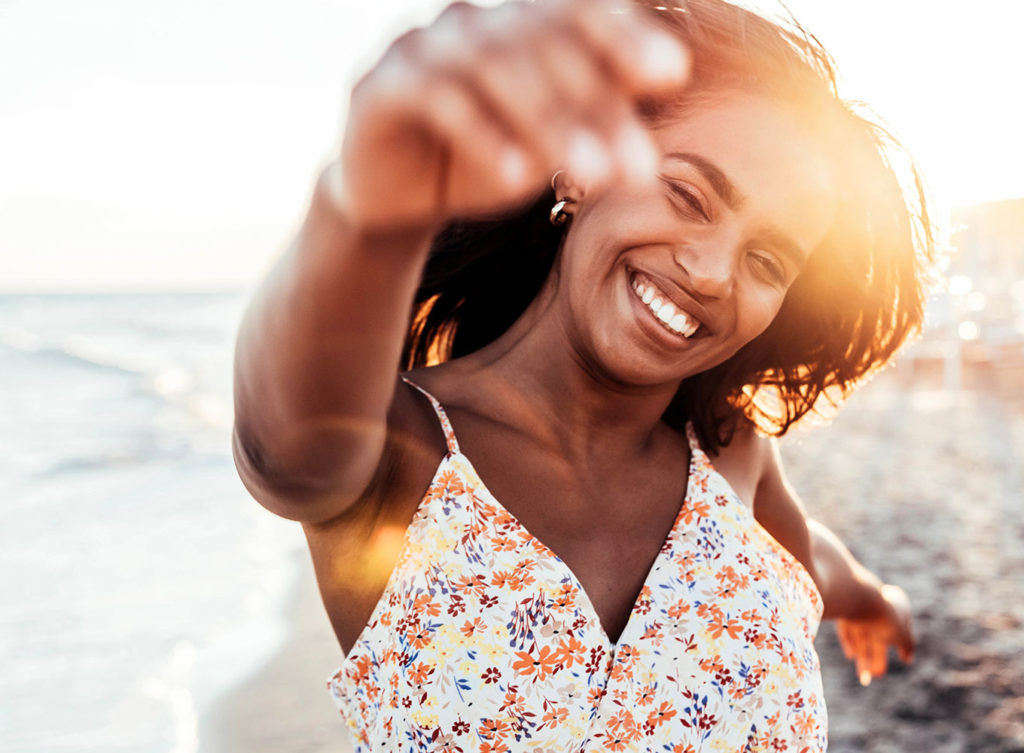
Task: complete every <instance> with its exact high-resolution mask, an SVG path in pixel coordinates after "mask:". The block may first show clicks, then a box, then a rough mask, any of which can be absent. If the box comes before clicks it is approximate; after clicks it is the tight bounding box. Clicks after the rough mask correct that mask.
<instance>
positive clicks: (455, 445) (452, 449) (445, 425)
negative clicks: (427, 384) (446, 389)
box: [401, 377, 461, 455]
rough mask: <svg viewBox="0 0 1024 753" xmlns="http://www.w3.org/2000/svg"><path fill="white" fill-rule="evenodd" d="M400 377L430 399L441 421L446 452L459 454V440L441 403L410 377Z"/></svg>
mask: <svg viewBox="0 0 1024 753" xmlns="http://www.w3.org/2000/svg"><path fill="white" fill-rule="evenodd" d="M401 379H402V381H403V382H405V383H406V384H407V385H409V386H410V387H413V388H414V389H416V390H419V392H420V393H421V394H422V395H423V396H424V397H425V398H427V400H429V401H430V404H431V405H432V406H434V413H436V414H437V420H438V421H439V422H440V423H441V431H443V432H444V439H445V442H447V443H448V454H449V455H459V454H461V453H460V452H459V440H457V439H456V438H455V430H454V429H453V428H452V422H451V421H449V420H448V414H447V413H445V412H444V408H442V407H441V403H439V402H438V401H437V398H436V397H434V396H433V395H431V394H430V393H429V392H427V391H426V390H425V389H423V388H422V387H420V386H419V385H418V384H416V383H415V382H414V381H412V380H411V379H407V378H405V377H402V378H401Z"/></svg>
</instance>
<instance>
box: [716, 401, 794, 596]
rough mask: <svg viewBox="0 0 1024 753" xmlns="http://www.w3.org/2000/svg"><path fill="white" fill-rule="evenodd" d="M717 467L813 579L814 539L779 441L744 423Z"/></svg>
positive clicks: (760, 521)
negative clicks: (786, 467)
mask: <svg viewBox="0 0 1024 753" xmlns="http://www.w3.org/2000/svg"><path fill="white" fill-rule="evenodd" d="M715 466H716V467H717V468H718V469H719V472H720V473H722V475H723V476H725V478H726V480H727V481H729V483H730V484H731V485H732V486H733V488H734V490H735V491H736V493H737V494H738V495H739V496H740V499H742V500H743V502H744V503H745V504H747V505H748V506H749V507H751V508H752V510H753V512H754V517H755V518H756V519H757V522H758V523H760V524H761V526H762V527H763V528H764V529H765V530H766V531H768V533H770V534H771V535H772V536H773V537H774V538H775V540H776V541H778V542H779V543H780V544H782V546H783V547H785V548H786V550H787V551H789V553H790V554H792V555H793V556H794V557H795V558H796V559H797V560H799V561H800V563H801V564H803V565H804V567H806V568H807V570H808V571H809V572H810V573H811V575H812V577H813V576H814V568H813V561H812V557H811V536H810V530H809V529H808V527H807V516H806V513H805V511H804V507H803V504H802V503H801V501H800V498H799V497H798V496H797V494H796V492H795V491H794V490H793V488H792V487H791V486H790V484H789V482H788V481H787V479H786V474H785V469H784V468H783V465H782V458H781V456H780V454H779V448H778V440H776V439H774V438H772V437H767V436H764V435H763V434H761V433H759V432H758V431H757V430H756V429H755V427H754V425H753V424H752V423H750V422H749V421H746V420H744V421H742V422H741V425H740V426H738V427H737V429H736V432H735V434H734V436H733V439H732V441H731V442H730V443H729V445H728V446H726V447H724V448H723V449H722V451H721V453H720V454H719V457H718V458H717V459H716V460H715Z"/></svg>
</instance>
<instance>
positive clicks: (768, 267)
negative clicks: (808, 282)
mask: <svg viewBox="0 0 1024 753" xmlns="http://www.w3.org/2000/svg"><path fill="white" fill-rule="evenodd" d="M750 257H751V258H752V259H753V260H754V264H755V265H757V267H758V269H759V270H760V274H761V275H762V276H763V277H766V278H767V279H768V280H769V281H770V282H772V283H775V284H776V285H785V284H786V282H787V280H786V268H785V267H783V266H782V265H781V264H780V263H779V262H778V260H777V259H776V258H775V257H773V256H770V255H768V254H761V253H757V252H751V254H750Z"/></svg>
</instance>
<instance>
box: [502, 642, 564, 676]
mask: <svg viewBox="0 0 1024 753" xmlns="http://www.w3.org/2000/svg"><path fill="white" fill-rule="evenodd" d="M516 656H517V657H519V661H516V662H514V663H513V664H512V669H514V670H515V671H516V672H518V673H519V674H521V675H526V676H528V677H532V679H533V680H534V681H535V682H536V681H537V680H544V679H547V677H548V675H550V674H551V673H552V672H554V671H555V667H557V666H558V652H557V651H555V650H554V649H552V648H551V646H541V648H540V650H539V651H538V652H537V653H536V654H531V653H530V652H529V651H516Z"/></svg>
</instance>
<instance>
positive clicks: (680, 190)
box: [665, 180, 711, 222]
mask: <svg viewBox="0 0 1024 753" xmlns="http://www.w3.org/2000/svg"><path fill="white" fill-rule="evenodd" d="M665 185H667V186H668V188H669V190H670V191H672V193H673V194H675V195H676V196H677V197H679V198H680V199H682V200H683V202H684V203H685V204H686V205H687V207H688V209H689V211H690V213H691V214H693V215H697V216H699V217H700V219H702V220H704V221H705V222H710V221H711V217H710V216H709V215H708V212H707V210H706V209H705V208H704V205H703V204H702V203H701V200H700V197H699V196H698V195H697V194H696V193H694V192H693V191H692V190H691V189H689V188H687V187H686V186H685V185H683V184H681V183H675V182H674V181H670V180H666V181H665Z"/></svg>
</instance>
